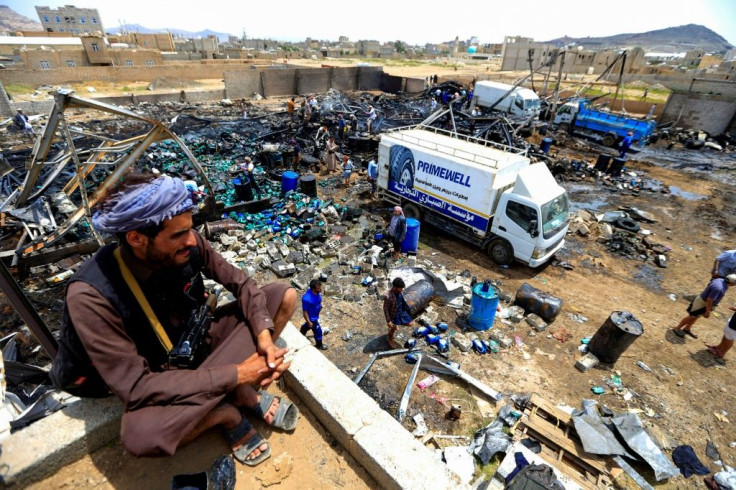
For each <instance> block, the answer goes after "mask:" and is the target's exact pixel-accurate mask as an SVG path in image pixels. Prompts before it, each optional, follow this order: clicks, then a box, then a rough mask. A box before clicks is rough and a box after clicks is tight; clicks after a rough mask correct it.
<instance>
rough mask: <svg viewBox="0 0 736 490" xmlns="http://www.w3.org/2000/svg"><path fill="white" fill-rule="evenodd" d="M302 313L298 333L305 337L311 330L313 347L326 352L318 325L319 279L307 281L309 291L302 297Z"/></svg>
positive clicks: (319, 309) (320, 296) (320, 297)
mask: <svg viewBox="0 0 736 490" xmlns="http://www.w3.org/2000/svg"><path fill="white" fill-rule="evenodd" d="M302 311H303V315H304V323H303V324H302V328H301V329H300V330H299V331H300V332H301V333H302V335H307V332H308V331H309V330H312V332H313V333H314V343H315V347H317V348H318V349H319V350H327V346H326V345H325V344H324V343H322V326H321V325H320V323H319V312H320V311H322V283H321V282H320V280H319V279H312V280H311V281H309V289H308V290H307V292H306V293H304V296H302Z"/></svg>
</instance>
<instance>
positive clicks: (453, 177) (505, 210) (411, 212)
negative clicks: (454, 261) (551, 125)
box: [378, 128, 569, 267]
mask: <svg viewBox="0 0 736 490" xmlns="http://www.w3.org/2000/svg"><path fill="white" fill-rule="evenodd" d="M443 133H444V132H443V131H442V130H437V129H435V128H425V129H403V130H397V131H393V132H388V133H384V134H382V135H381V143H380V144H379V147H378V187H379V196H380V197H382V198H383V199H385V200H387V201H389V202H392V203H395V204H401V205H402V206H403V207H404V212H405V214H406V215H407V216H409V217H415V218H417V219H420V220H421V221H424V222H427V223H429V224H432V225H434V226H436V227H439V228H441V229H443V230H445V231H447V232H448V233H451V234H452V235H454V236H457V237H458V238H462V239H463V240H466V241H468V242H470V243H472V244H475V245H477V246H480V247H482V248H483V249H484V250H486V251H487V253H488V255H489V256H490V257H491V259H492V260H493V261H495V262H496V263H498V264H502V265H509V264H510V263H512V262H513V260H514V259H517V260H520V261H522V262H524V263H526V264H529V265H530V266H531V267H537V266H539V265H541V264H543V263H544V262H546V261H547V260H549V259H550V257H552V256H553V255H554V253H555V252H556V251H557V250H559V249H560V248H561V247H562V246H563V245H564V243H565V241H564V238H565V233H566V232H567V227H568V223H569V221H568V220H569V202H568V199H567V193H566V192H565V189H563V188H562V187H561V186H560V185H559V184H558V183H557V182H556V181H555V179H554V177H552V174H551V173H550V171H549V170H548V169H547V167H546V165H544V164H534V165H532V164H531V162H530V161H529V159H528V158H527V157H525V156H524V155H523V154H522V153H520V152H517V151H512V150H510V149H509V150H508V151H507V150H504V149H500V148H496V147H493V146H491V145H489V144H482V143H481V142H479V140H474V139H463V138H457V137H452V136H450V135H449V133H448V134H443Z"/></svg>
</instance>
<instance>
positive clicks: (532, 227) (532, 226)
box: [529, 219, 539, 238]
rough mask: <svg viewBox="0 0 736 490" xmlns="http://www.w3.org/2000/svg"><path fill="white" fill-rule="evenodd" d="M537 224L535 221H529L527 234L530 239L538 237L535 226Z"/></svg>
mask: <svg viewBox="0 0 736 490" xmlns="http://www.w3.org/2000/svg"><path fill="white" fill-rule="evenodd" d="M538 224H539V222H538V221H537V220H535V219H533V220H531V221H529V234H530V235H531V236H532V238H536V237H537V236H539V230H538V229H537V225H538Z"/></svg>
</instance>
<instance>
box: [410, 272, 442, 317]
mask: <svg viewBox="0 0 736 490" xmlns="http://www.w3.org/2000/svg"><path fill="white" fill-rule="evenodd" d="M434 295H435V292H434V286H433V285H432V283H431V282H429V281H427V280H426V279H423V280H421V281H417V282H415V283H414V284H412V285H411V286H409V287H408V288H406V289H404V300H405V301H406V305H407V306H408V307H409V314H410V315H411V316H416V315H417V314H418V313H419V312H420V311H422V310H423V309H424V308H426V307H427V305H428V304H429V302H430V301H432V298H434Z"/></svg>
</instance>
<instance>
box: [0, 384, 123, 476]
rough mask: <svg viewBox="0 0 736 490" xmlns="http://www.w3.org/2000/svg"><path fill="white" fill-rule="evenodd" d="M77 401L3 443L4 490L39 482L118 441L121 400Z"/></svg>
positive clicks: (0, 472) (0, 457) (0, 471)
mask: <svg viewBox="0 0 736 490" xmlns="http://www.w3.org/2000/svg"><path fill="white" fill-rule="evenodd" d="M73 400H74V401H72V402H71V403H69V404H68V405H67V406H66V408H64V409H63V410H60V411H58V412H56V413H53V414H51V415H49V416H48V417H46V418H44V419H41V420H39V421H37V422H35V423H33V424H32V425H30V426H28V427H26V428H24V429H21V430H19V431H18V432H15V433H14V434H12V435H11V436H10V437H8V438H7V439H5V440H4V441H3V442H2V443H0V486H2V484H4V485H8V486H10V485H21V486H22V485H27V484H28V483H30V482H33V481H38V480H40V479H42V478H45V477H46V476H48V475H51V474H53V473H55V472H56V471H58V470H60V469H61V468H63V467H64V466H66V465H68V464H70V463H72V462H74V461H76V460H78V459H79V458H81V457H82V456H84V455H85V454H88V453H91V452H93V451H96V450H97V449H99V448H101V447H102V446H104V445H105V444H107V443H108V442H110V441H112V440H113V439H115V438H116V437H118V435H119V434H120V417H121V416H122V414H123V405H122V403H120V401H119V400H118V399H117V398H115V397H113V396H111V397H108V398H98V399H90V398H88V399H79V398H74V399H73Z"/></svg>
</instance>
